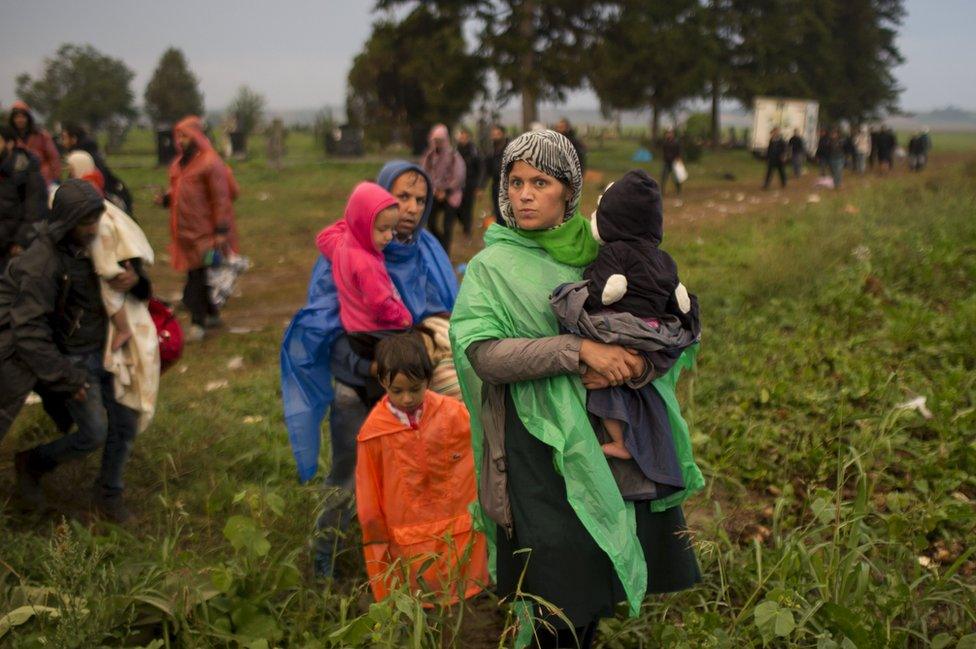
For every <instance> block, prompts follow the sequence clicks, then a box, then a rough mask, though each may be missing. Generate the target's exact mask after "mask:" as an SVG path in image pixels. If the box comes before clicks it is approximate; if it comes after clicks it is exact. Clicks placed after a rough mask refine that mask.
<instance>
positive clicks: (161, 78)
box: [143, 47, 203, 124]
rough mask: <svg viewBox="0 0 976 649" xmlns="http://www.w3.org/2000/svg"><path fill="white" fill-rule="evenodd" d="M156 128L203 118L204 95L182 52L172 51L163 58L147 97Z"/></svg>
mask: <svg viewBox="0 0 976 649" xmlns="http://www.w3.org/2000/svg"><path fill="white" fill-rule="evenodd" d="M143 99H144V100H145V102H146V106H145V108H146V114H147V115H149V119H151V120H152V122H153V124H174V123H176V122H178V121H180V120H181V119H182V118H184V117H186V116H187V115H203V95H202V94H201V93H200V88H199V85H198V80H197V78H196V76H194V74H193V73H192V72H191V71H190V68H189V65H188V64H187V62H186V57H185V56H183V52H182V51H181V50H178V49H176V48H175V47H171V48H169V49H168V50H166V51H165V52H163V55H162V56H161V57H159V63H157V64H156V69H155V71H153V75H152V79H150V80H149V83H148V84H146V92H145V94H144V95H143Z"/></svg>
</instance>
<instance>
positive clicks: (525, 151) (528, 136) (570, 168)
mask: <svg viewBox="0 0 976 649" xmlns="http://www.w3.org/2000/svg"><path fill="white" fill-rule="evenodd" d="M519 160H522V161H523V162H525V163H526V164H529V165H532V166H533V167H535V168H536V169H538V170H539V171H541V172H542V173H544V174H547V175H549V176H552V177H553V178H555V179H556V180H558V181H560V182H562V183H565V184H566V186H567V187H569V188H570V190H572V192H573V195H572V196H571V197H570V199H569V201H568V202H567V203H566V214H565V216H564V217H563V221H564V222H565V221H568V220H569V219H570V218H571V217H572V216H573V214H575V213H576V210H577V209H578V208H579V204H580V195H581V194H582V193H583V172H582V170H581V169H580V163H579V157H578V156H577V155H576V149H575V148H573V145H572V144H571V143H570V141H569V140H567V139H566V138H565V137H564V136H562V135H560V134H559V133H556V132H555V131H550V130H542V131H529V132H528V133H523V134H522V135H520V136H518V137H517V138H515V139H514V140H512V141H511V142H509V143H508V146H507V147H505V154H504V155H503V156H502V175H501V182H499V183H498V207H499V209H500V210H501V213H502V218H503V219H505V223H507V224H508V227H510V228H514V227H518V226H517V225H516V223H515V212H514V211H513V210H512V204H511V202H509V200H508V172H509V171H511V169H512V165H513V164H515V163H516V162H517V161H519Z"/></svg>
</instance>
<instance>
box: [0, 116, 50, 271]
mask: <svg viewBox="0 0 976 649" xmlns="http://www.w3.org/2000/svg"><path fill="white" fill-rule="evenodd" d="M46 214H47V191H45V184H44V177H43V176H42V175H41V166H40V163H38V161H37V158H36V157H34V154H32V153H31V152H30V151H28V150H27V149H25V148H24V147H22V146H20V145H18V144H17V135H16V133H15V132H14V130H13V129H12V128H10V127H9V126H0V273H2V272H3V271H4V269H5V268H6V267H7V263H8V262H9V261H10V259H11V258H12V257H16V256H17V255H19V254H20V253H21V252H23V251H24V250H25V249H26V248H27V246H28V245H29V244H30V241H31V239H32V238H33V231H34V226H35V225H36V224H37V223H39V222H41V221H42V220H43V219H44V218H45V216H46Z"/></svg>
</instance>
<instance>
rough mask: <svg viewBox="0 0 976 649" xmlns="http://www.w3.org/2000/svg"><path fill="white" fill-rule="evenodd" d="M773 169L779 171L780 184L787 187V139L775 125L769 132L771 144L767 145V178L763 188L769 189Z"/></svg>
mask: <svg viewBox="0 0 976 649" xmlns="http://www.w3.org/2000/svg"><path fill="white" fill-rule="evenodd" d="M773 171H776V172H778V173H779V186H780V187H781V188H782V187H786V140H784V139H783V134H782V133H781V132H780V130H779V127H774V128H773V131H772V133H770V134H769V145H768V146H767V147H766V180H765V181H763V189H769V181H770V180H771V179H772V177H773Z"/></svg>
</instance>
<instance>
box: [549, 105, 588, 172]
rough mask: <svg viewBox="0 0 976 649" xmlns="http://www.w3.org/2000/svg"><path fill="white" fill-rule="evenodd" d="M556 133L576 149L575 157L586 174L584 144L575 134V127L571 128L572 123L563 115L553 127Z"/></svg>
mask: <svg viewBox="0 0 976 649" xmlns="http://www.w3.org/2000/svg"><path fill="white" fill-rule="evenodd" d="M554 130H555V131H556V133H559V134H560V135H562V136H563V137H565V138H566V139H567V140H569V143H570V144H572V145H573V148H574V149H576V157H577V158H579V161H580V169H582V170H583V174H584V175H585V174H586V145H585V144H583V143H582V142H581V141H580V139H579V138H578V137H577V136H576V129H574V128H573V126H572V124H570V123H569V120H568V119H566V118H565V117H561V118H560V119H559V121H558V122H556V128H555V129H554Z"/></svg>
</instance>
